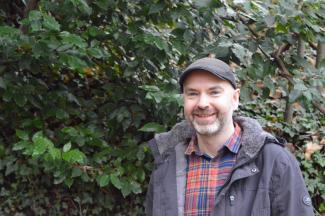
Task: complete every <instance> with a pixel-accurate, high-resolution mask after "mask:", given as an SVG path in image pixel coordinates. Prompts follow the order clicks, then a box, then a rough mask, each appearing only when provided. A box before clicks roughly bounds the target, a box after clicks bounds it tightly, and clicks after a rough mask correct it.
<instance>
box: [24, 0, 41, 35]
mask: <svg viewBox="0 0 325 216" xmlns="http://www.w3.org/2000/svg"><path fill="white" fill-rule="evenodd" d="M39 1H40V0H29V1H28V3H27V5H26V7H25V9H24V15H23V17H22V19H24V18H26V17H28V14H29V12H30V11H32V10H34V9H36V8H37V6H38V2H39ZM19 29H20V30H21V31H22V33H23V34H26V33H27V27H26V26H24V25H21V26H20V28H19Z"/></svg>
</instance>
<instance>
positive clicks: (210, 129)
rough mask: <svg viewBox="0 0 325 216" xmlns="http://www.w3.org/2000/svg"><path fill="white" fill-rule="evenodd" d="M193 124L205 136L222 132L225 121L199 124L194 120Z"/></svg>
mask: <svg viewBox="0 0 325 216" xmlns="http://www.w3.org/2000/svg"><path fill="white" fill-rule="evenodd" d="M192 125H193V127H194V129H195V130H196V132H197V133H198V134H200V135H205V136H213V135H216V134H218V133H220V131H221V130H222V128H223V126H224V122H222V121H220V120H217V121H215V122H213V123H212V124H207V125H202V124H198V123H197V122H196V121H195V120H194V121H193V122H192Z"/></svg>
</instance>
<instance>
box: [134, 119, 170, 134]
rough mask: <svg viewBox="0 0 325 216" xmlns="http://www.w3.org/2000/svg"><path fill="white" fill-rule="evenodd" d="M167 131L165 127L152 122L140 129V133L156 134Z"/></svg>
mask: <svg viewBox="0 0 325 216" xmlns="http://www.w3.org/2000/svg"><path fill="white" fill-rule="evenodd" d="M165 130H166V129H165V127H164V126H162V125H160V124H158V123H155V122H150V123H147V124H145V125H144V126H143V127H141V128H140V129H139V131H143V132H155V133H162V132H164V131H165Z"/></svg>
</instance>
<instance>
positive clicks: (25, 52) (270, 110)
mask: <svg viewBox="0 0 325 216" xmlns="http://www.w3.org/2000/svg"><path fill="white" fill-rule="evenodd" d="M30 2H33V1H32V0H30V1H19V0H15V1H8V2H6V3H3V4H1V6H0V23H1V25H0V113H1V114H0V127H1V131H0V183H1V185H2V187H1V191H0V200H1V201H0V214H1V215H14V214H17V215H18V214H19V215H33V214H38V215H143V212H144V207H143V203H144V195H145V192H146V189H147V188H146V187H147V183H148V180H149V174H150V172H151V169H152V158H151V156H150V155H151V154H150V152H149V148H148V146H147V145H146V143H145V142H146V141H147V140H149V139H150V138H152V136H153V132H163V131H166V130H168V129H169V128H170V127H171V126H173V125H174V124H175V123H176V122H177V121H178V120H180V119H181V118H182V113H181V108H182V98H181V95H180V94H179V90H178V85H177V79H178V76H179V72H180V71H181V70H182V69H183V68H184V66H185V65H186V64H187V63H188V62H190V61H192V60H193V59H196V58H198V57H203V56H206V55H208V54H213V55H215V56H216V57H218V58H221V59H223V60H225V61H227V62H231V63H232V65H233V66H234V67H235V68H236V73H237V75H238V78H239V81H240V84H241V88H242V90H241V92H242V101H243V103H244V104H243V106H242V108H241V110H242V111H241V112H242V113H244V114H245V115H249V116H253V117H255V118H258V119H259V120H260V121H261V122H262V123H263V124H264V126H265V127H266V128H267V129H268V130H270V131H273V132H274V133H276V134H277V135H281V136H284V137H286V138H287V139H288V141H289V142H291V143H294V144H295V147H296V154H297V157H298V159H299V160H300V161H301V166H302V168H303V170H304V177H305V178H306V181H307V182H308V187H309V190H310V192H311V193H312V195H313V201H314V202H315V203H316V206H315V207H316V210H317V211H319V212H323V211H324V209H325V207H324V197H323V194H324V170H325V168H324V161H323V160H322V159H321V158H322V157H323V155H324V152H323V151H324V150H322V151H319V152H316V153H315V154H314V155H313V157H312V160H310V161H308V160H305V159H304V155H303V152H304V145H305V141H306V140H308V141H310V140H312V138H311V136H312V135H313V136H314V137H316V138H315V139H316V141H319V140H318V139H319V138H320V137H323V136H324V133H325V131H324V118H321V114H320V113H318V112H317V111H315V110H314V107H313V106H312V105H311V102H312V101H318V102H320V103H322V104H323V102H322V101H323V96H322V95H321V92H320V91H319V87H323V86H324V79H323V77H324V72H325V71H324V67H320V68H318V69H315V68H314V67H313V65H311V64H310V63H309V61H308V59H311V58H314V57H315V56H314V55H315V51H314V50H312V49H306V57H307V58H306V59H305V58H301V57H299V56H298V55H297V52H296V50H295V49H296V40H297V37H298V35H300V36H301V37H302V38H303V40H304V41H305V42H306V43H307V42H308V43H315V42H316V39H317V40H324V27H323V26H324V19H323V18H324V14H325V13H324V4H323V3H321V2H315V1H303V2H302V3H301V2H297V1H290V2H289V3H288V1H276V3H267V2H265V3H262V2H261V1H233V2H228V3H227V4H226V3H225V2H223V1H194V3H192V1H151V0H145V1H126V0H122V1H111V0H94V1H85V0H66V1H45V0H43V1H40V2H39V3H38V5H37V8H35V10H31V11H29V13H27V14H26V16H24V15H21V14H22V12H19V10H17V11H13V10H12V9H11V8H12V7H13V6H12V5H13V4H15V6H17V7H20V10H21V11H24V9H25V4H26V3H27V4H29V3H30ZM240 2H241V3H240ZM12 17H14V19H13V18H12ZM283 42H286V43H288V44H290V46H291V49H288V50H287V51H286V53H285V54H283V55H284V56H283V58H282V59H283V61H284V64H285V65H286V67H287V68H288V69H289V73H290V76H291V77H292V80H293V81H292V82H291V81H288V79H286V78H285V77H283V76H281V73H280V70H279V67H278V65H277V64H276V62H275V58H274V53H275V52H276V51H277V49H278V48H279V46H280V45H281V44H282V43H283ZM261 83H262V85H261ZM258 84H259V85H258ZM278 92H281V95H280V96H279V97H275V96H274V95H276V94H277V93H278ZM288 95H289V99H290V102H296V103H299V105H300V106H299V108H297V109H296V110H295V119H294V121H295V124H292V125H291V124H287V123H286V122H285V121H284V118H283V112H284V104H285V97H286V96H288ZM322 119H323V120H322ZM313 141H314V140H313ZM319 173H320V175H318V174H319Z"/></svg>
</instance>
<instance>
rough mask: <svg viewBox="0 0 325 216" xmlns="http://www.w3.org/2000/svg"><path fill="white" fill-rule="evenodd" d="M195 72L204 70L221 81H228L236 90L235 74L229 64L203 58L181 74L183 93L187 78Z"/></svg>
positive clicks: (180, 83)
mask: <svg viewBox="0 0 325 216" xmlns="http://www.w3.org/2000/svg"><path fill="white" fill-rule="evenodd" d="M195 70H204V71H207V72H210V73H211V74H213V75H215V76H217V77H218V78H219V79H222V80H226V81H228V82H229V83H230V84H231V85H232V87H233V88H234V89H236V78H235V74H234V72H233V71H232V69H231V68H230V66H229V65H228V64H226V63H225V62H223V61H221V60H219V59H216V58H210V57H206V58H201V59H198V60H196V61H195V62H193V63H192V64H190V65H189V66H188V67H187V68H186V69H185V70H184V71H183V73H182V74H181V76H180V78H179V85H180V87H181V91H182V92H183V84H184V81H185V79H186V77H187V76H188V75H189V74H190V73H191V72H192V71H195Z"/></svg>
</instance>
